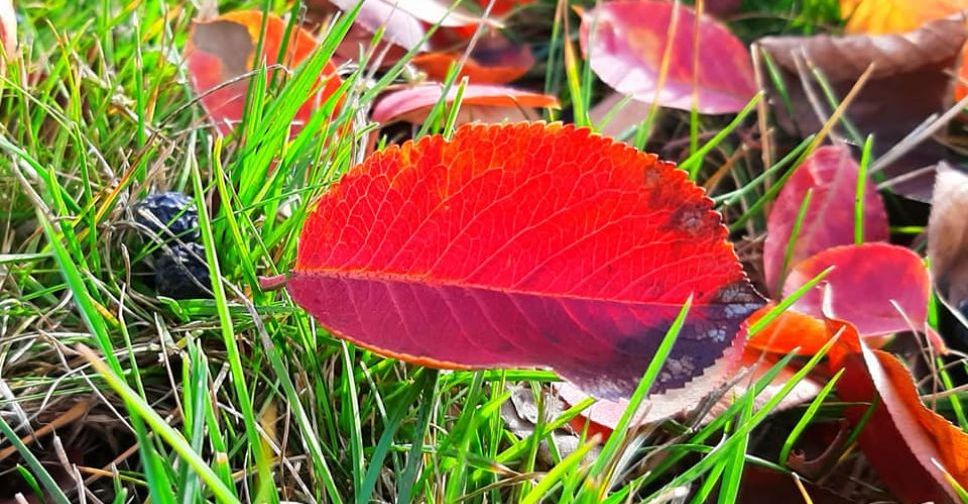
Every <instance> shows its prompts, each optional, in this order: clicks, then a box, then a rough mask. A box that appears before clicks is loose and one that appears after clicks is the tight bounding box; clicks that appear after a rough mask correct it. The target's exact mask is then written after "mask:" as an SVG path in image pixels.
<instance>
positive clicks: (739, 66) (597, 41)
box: [581, 0, 757, 114]
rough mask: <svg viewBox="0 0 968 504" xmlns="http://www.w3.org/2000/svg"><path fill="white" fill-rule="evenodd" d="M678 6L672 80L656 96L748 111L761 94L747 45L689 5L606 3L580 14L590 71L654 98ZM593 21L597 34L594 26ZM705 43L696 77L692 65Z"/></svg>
mask: <svg viewBox="0 0 968 504" xmlns="http://www.w3.org/2000/svg"><path fill="white" fill-rule="evenodd" d="M677 8H678V16H677V17H678V22H677V24H676V29H675V33H674V37H672V49H671V51H670V53H669V68H668V72H667V74H666V80H665V83H664V85H663V86H662V89H661V91H660V92H659V93H658V102H659V104H660V105H662V106H665V107H671V108H677V109H682V110H691V109H692V106H693V90H695V92H696V94H697V98H698V106H697V110H698V111H699V112H700V113H703V114H724V113H729V112H736V111H738V110H740V109H742V108H743V107H744V106H745V105H746V103H747V102H748V101H749V100H750V99H751V98H752V97H753V95H754V94H755V93H756V89H757V88H756V83H755V80H754V77H753V65H752V63H751V61H750V53H749V50H748V49H747V48H746V46H744V45H743V43H742V42H740V41H739V39H737V38H736V37H735V36H733V34H731V33H730V32H729V30H728V29H726V27H724V26H723V25H721V24H719V22H717V21H716V20H714V19H713V18H711V17H708V16H705V15H704V16H701V17H700V18H699V20H698V33H697V31H696V30H697V19H696V13H695V11H693V10H692V9H691V8H689V7H686V6H682V5H679V4H678V3H676V4H673V3H671V2H659V1H651V0H619V1H613V2H605V3H603V4H601V5H600V6H599V7H597V8H595V9H593V10H591V11H588V12H587V13H585V14H584V15H583V16H582V23H581V41H582V48H583V49H584V51H585V53H586V54H587V55H588V58H589V60H590V63H591V66H592V70H594V71H595V74H597V75H598V76H599V77H600V78H601V79H602V80H603V81H605V83H606V84H608V85H609V86H611V87H612V88H614V89H615V90H616V91H619V92H621V93H624V94H629V95H633V96H634V97H635V99H637V100H641V101H645V102H649V103H651V102H653V101H655V100H656V99H657V95H656V90H657V89H658V88H659V86H660V84H661V82H660V81H661V80H662V79H661V77H660V76H661V73H662V71H661V68H662V60H663V54H664V52H665V50H666V45H667V41H668V39H669V31H670V30H669V28H670V25H671V22H672V20H673V18H674V16H673V13H674V11H675V9H677ZM592 26H595V27H596V28H595V33H594V34H592V36H591V37H589V35H590V31H591V29H592ZM697 40H698V44H699V57H698V59H699V64H698V75H697V72H696V66H694V64H693V60H694V53H695V50H694V48H695V47H696V42H697Z"/></svg>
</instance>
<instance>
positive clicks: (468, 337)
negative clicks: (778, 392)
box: [288, 123, 762, 408]
mask: <svg viewBox="0 0 968 504" xmlns="http://www.w3.org/2000/svg"><path fill="white" fill-rule="evenodd" d="M726 234H727V233H726V228H725V227H724V226H723V225H722V223H721V217H720V216H719V215H718V214H717V213H716V212H715V211H713V210H712V202H711V201H710V200H709V199H708V198H706V196H705V195H704V193H703V191H702V189H700V188H699V187H697V186H695V185H694V184H692V183H691V182H689V180H688V179H687V177H686V174H685V172H683V171H681V170H677V169H676V168H675V167H674V166H673V165H672V164H670V163H666V162H663V161H660V160H658V159H657V158H656V157H655V156H653V155H649V154H644V153H642V152H640V151H637V150H635V149H633V148H632V147H629V146H627V145H625V144H621V143H617V142H614V141H613V140H610V139H608V138H605V137H601V136H597V135H594V134H592V133H590V132H589V131H588V130H586V129H580V128H576V127H574V126H563V125H561V124H550V125H547V124H544V123H517V124H502V125H480V124H472V125H467V126H463V127H461V128H459V129H458V130H457V131H456V132H455V133H454V135H453V138H452V139H451V140H449V141H445V140H444V139H443V138H441V137H439V136H432V137H425V138H422V139H421V140H420V141H418V142H407V143H405V144H404V145H403V146H401V147H396V146H394V147H390V148H389V149H387V150H385V151H383V152H380V153H377V154H374V155H373V156H371V157H370V158H369V159H367V160H366V162H364V163H363V164H361V165H359V166H357V167H356V168H354V169H353V170H352V171H350V173H348V174H347V175H346V176H345V177H344V178H343V179H342V180H341V181H340V182H339V183H338V184H336V185H335V186H334V187H333V188H332V189H331V190H330V191H328V192H327V193H326V194H324V195H323V196H322V197H321V198H320V199H319V201H318V202H316V204H315V208H314V210H313V211H312V213H311V215H310V217H309V218H308V220H307V221H306V224H305V227H304V228H303V231H302V235H301V237H300V243H299V250H298V254H297V259H296V266H295V268H294V271H293V273H292V275H291V278H290V280H289V283H288V289H289V291H290V293H291V294H292V296H293V298H294V299H295V301H296V302H297V303H298V304H300V305H301V306H303V307H304V308H306V309H307V310H309V311H310V312H311V313H312V314H313V315H315V317H316V318H317V320H319V322H320V323H322V324H323V325H324V326H326V327H327V328H328V329H330V330H331V331H332V332H333V333H335V334H337V335H339V336H342V337H344V338H346V339H349V340H351V341H353V342H356V343H358V344H359V345H361V346H364V347H366V348H369V349H372V350H374V351H376V352H377V353H380V354H383V355H389V356H394V357H398V358H401V359H404V360H408V361H411V362H417V363H422V364H427V365H433V366H438V367H450V368H491V367H509V366H510V367H522V366H527V367H530V366H548V367H551V368H553V369H555V370H556V371H558V372H559V373H560V374H561V375H562V376H564V377H565V378H568V379H570V380H573V381H574V382H575V383H576V384H578V385H579V386H580V387H582V388H583V389H585V390H586V391H589V392H591V393H593V394H595V395H597V396H599V397H605V398H618V397H623V396H628V395H630V394H631V392H632V391H633V390H634V389H635V387H636V385H637V384H638V382H639V379H640V378H641V376H642V374H643V373H644V371H645V368H646V367H647V366H648V364H649V362H650V358H651V357H652V356H653V354H654V352H655V350H656V348H657V347H658V345H659V342H660V341H661V340H662V338H663V337H664V335H665V334H666V332H667V330H668V328H669V327H670V325H671V323H672V320H673V319H674V318H675V317H676V315H677V313H678V312H679V310H680V306H681V305H682V303H683V302H685V301H686V299H687V298H688V297H689V296H690V295H691V296H693V306H692V309H691V311H690V313H689V318H688V320H687V321H686V325H685V327H684V328H683V330H682V332H681V333H680V335H679V339H678V340H677V342H676V344H675V346H674V348H673V349H672V352H671V354H670V355H669V360H668V362H667V363H666V366H665V369H664V371H663V372H662V373H660V375H659V377H658V378H657V381H656V383H655V385H654V387H653V391H654V392H657V393H662V392H669V391H671V392H672V393H670V396H674V395H675V394H674V393H675V392H682V391H683V387H686V390H687V391H688V393H689V394H690V395H694V394H696V393H697V391H699V390H710V389H712V388H713V387H714V386H715V385H716V384H718V383H719V382H720V381H721V380H722V379H723V378H724V374H725V373H727V372H729V371H730V370H731V369H732V367H733V365H734V364H735V361H736V360H738V359H737V354H738V353H739V350H740V349H741V348H742V347H741V345H742V341H743V340H744V339H745V338H743V336H742V334H741V330H740V328H741V325H742V323H743V321H744V320H745V318H746V317H747V316H748V315H749V314H750V313H752V312H753V311H754V310H756V309H757V308H758V307H759V306H761V305H762V301H761V298H760V297H759V295H758V294H757V293H756V292H755V291H754V290H753V289H752V287H751V286H750V284H749V282H748V281H747V279H746V277H745V275H744V273H743V270H742V268H741V267H740V265H739V262H738V261H737V259H736V255H735V253H734V251H733V248H732V246H731V245H730V244H729V243H728V242H727V241H726ZM738 333H740V334H739V337H737V334H738ZM687 385H688V387H687ZM680 406H681V407H682V408H687V407H689V405H688V404H681V405H680Z"/></svg>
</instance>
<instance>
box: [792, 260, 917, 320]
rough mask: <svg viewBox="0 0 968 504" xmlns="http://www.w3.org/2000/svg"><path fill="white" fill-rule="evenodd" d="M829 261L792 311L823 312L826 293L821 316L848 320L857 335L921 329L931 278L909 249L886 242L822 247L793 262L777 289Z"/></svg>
mask: <svg viewBox="0 0 968 504" xmlns="http://www.w3.org/2000/svg"><path fill="white" fill-rule="evenodd" d="M831 266H833V267H834V269H833V271H831V272H830V274H828V275H827V277H826V278H825V279H824V281H823V282H822V283H821V284H820V285H817V286H816V287H814V288H813V289H812V290H810V291H809V292H807V293H806V294H804V296H803V297H801V298H800V299H798V300H797V302H796V303H795V304H794V305H793V309H794V310H797V311H799V312H802V313H805V314H807V315H812V316H814V317H823V316H824V315H825V314H824V310H823V302H824V300H823V298H824V295H825V292H826V293H828V294H829V296H830V308H831V313H828V314H827V315H830V316H833V317H836V318H840V319H844V320H847V321H850V323H852V324H854V325H855V326H856V327H857V330H858V331H860V334H861V336H880V335H885V334H890V333H895V332H901V331H909V330H917V331H921V330H923V328H924V322H925V320H926V318H927V307H928V296H929V295H930V292H931V279H930V278H929V276H928V271H927V269H926V268H925V266H924V264H923V262H922V260H921V258H920V257H919V256H918V255H917V254H915V253H914V252H912V251H911V250H910V249H907V248H904V247H900V246H897V245H891V244H888V243H866V244H863V245H846V246H842V247H834V248H832V249H827V250H825V251H823V252H820V253H819V254H817V255H815V256H813V257H810V258H809V259H807V260H805V261H802V262H801V263H799V264H797V266H796V267H795V268H794V269H793V271H791V272H790V275H789V276H788V277H787V280H786V283H784V285H783V294H784V295H785V296H788V295H790V294H791V293H792V292H794V291H795V290H797V289H798V288H800V287H801V286H803V285H804V284H806V283H807V282H808V281H810V280H811V279H813V278H814V277H816V276H817V275H819V274H820V273H821V272H823V271H824V270H826V269H827V268H829V267H831Z"/></svg>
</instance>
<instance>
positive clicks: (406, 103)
mask: <svg viewBox="0 0 968 504" xmlns="http://www.w3.org/2000/svg"><path fill="white" fill-rule="evenodd" d="M443 91H444V87H443V85H441V84H436V83H427V84H422V85H419V86H414V87H411V88H407V89H403V90H400V91H396V92H393V93H390V94H388V95H386V96H384V97H383V98H382V99H381V100H380V102H379V103H377V104H376V106H375V107H373V114H372V117H373V120H374V121H376V122H379V123H384V124H385V123H389V122H392V121H396V120H404V121H408V122H412V123H420V122H423V120H424V119H426V118H427V113H428V112H429V111H430V109H431V108H432V107H433V106H434V105H435V104H436V103H437V102H438V101H440V96H441V94H442V93H443ZM456 97H457V88H456V87H451V89H450V92H449V93H447V102H448V103H452V102H453V101H454V100H455V99H456ZM557 106H558V99H557V98H555V97H554V96H551V95H545V94H539V93H532V92H530V91H522V90H519V89H514V88H509V87H502V86H487V85H478V84H469V85H467V86H466V87H465V88H464V95H463V98H462V100H461V111H460V115H459V116H458V123H459V124H463V123H467V122H471V121H474V120H482V122H499V121H501V120H503V119H505V118H507V119H511V120H522V119H534V118H535V117H533V116H534V115H535V114H529V113H528V109H534V108H544V107H557ZM489 109H490V111H489ZM495 111H496V113H495Z"/></svg>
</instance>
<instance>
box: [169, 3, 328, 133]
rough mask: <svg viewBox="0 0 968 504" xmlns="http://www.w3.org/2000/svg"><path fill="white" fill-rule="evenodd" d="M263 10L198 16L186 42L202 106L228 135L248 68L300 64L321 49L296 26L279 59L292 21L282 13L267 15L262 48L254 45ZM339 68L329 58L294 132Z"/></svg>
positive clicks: (241, 106) (239, 112) (239, 111)
mask: <svg viewBox="0 0 968 504" xmlns="http://www.w3.org/2000/svg"><path fill="white" fill-rule="evenodd" d="M262 21H263V13H262V12H261V11H238V12H230V13H228V14H225V15H223V16H220V17H218V18H216V19H213V20H209V21H196V22H195V23H194V25H193V26H192V32H191V35H190V37H189V40H188V43H187V44H186V46H185V60H186V61H187V63H188V74H189V77H190V79H191V82H192V86H193V87H194V88H195V91H196V92H197V93H198V94H199V95H200V96H201V102H202V106H203V107H204V108H205V111H206V112H207V113H208V115H209V117H211V119H212V121H213V122H214V123H215V126H216V128H217V129H218V131H219V133H221V134H222V135H228V134H229V133H231V132H232V130H233V129H234V128H235V125H236V124H238V123H239V122H241V121H242V116H243V114H244V112H245V98H246V94H247V92H248V87H249V79H247V78H246V77H245V75H246V73H248V72H250V71H251V70H252V69H253V68H255V66H256V64H257V63H258V62H259V60H265V63H266V64H267V65H274V64H277V63H278V64H281V65H283V66H285V67H287V68H295V67H296V66H298V65H299V64H300V63H301V62H303V61H304V60H305V59H306V58H307V57H309V55H310V54H312V52H313V51H314V50H315V49H316V45H317V44H316V40H315V39H314V38H313V37H312V35H310V34H309V33H308V32H306V31H305V30H302V29H300V28H294V29H293V31H292V33H291V35H290V39H289V41H288V43H287V44H286V53H285V55H284V56H283V58H282V60H281V61H280V60H279V58H278V56H279V52H280V50H281V48H282V43H283V42H284V41H283V35H284V34H285V33H286V28H287V24H286V22H285V21H283V20H282V19H281V18H280V17H278V16H276V15H274V14H269V15H268V19H266V32H265V39H264V41H263V44H262V53H261V54H260V55H258V57H256V55H255V49H256V47H257V46H258V43H259V36H260V33H261V31H262ZM340 83H341V81H340V79H339V77H337V76H336V69H335V67H333V65H332V64H330V63H327V64H326V67H325V69H324V71H323V75H321V76H320V82H319V86H320V89H319V91H318V92H317V93H316V94H314V95H312V96H311V97H310V98H309V99H307V100H306V103H304V104H303V106H302V107H301V108H300V109H299V111H298V112H297V113H296V116H295V118H294V120H293V126H294V127H293V134H296V133H297V132H298V131H299V129H301V128H302V126H303V125H304V124H305V123H306V121H308V120H309V117H310V116H311V115H312V113H313V111H314V110H316V109H317V108H318V107H319V106H321V105H322V104H323V103H324V102H325V101H326V98H327V97H328V96H330V95H331V94H332V93H333V92H335V91H336V89H337V88H338V87H339V86H340Z"/></svg>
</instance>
